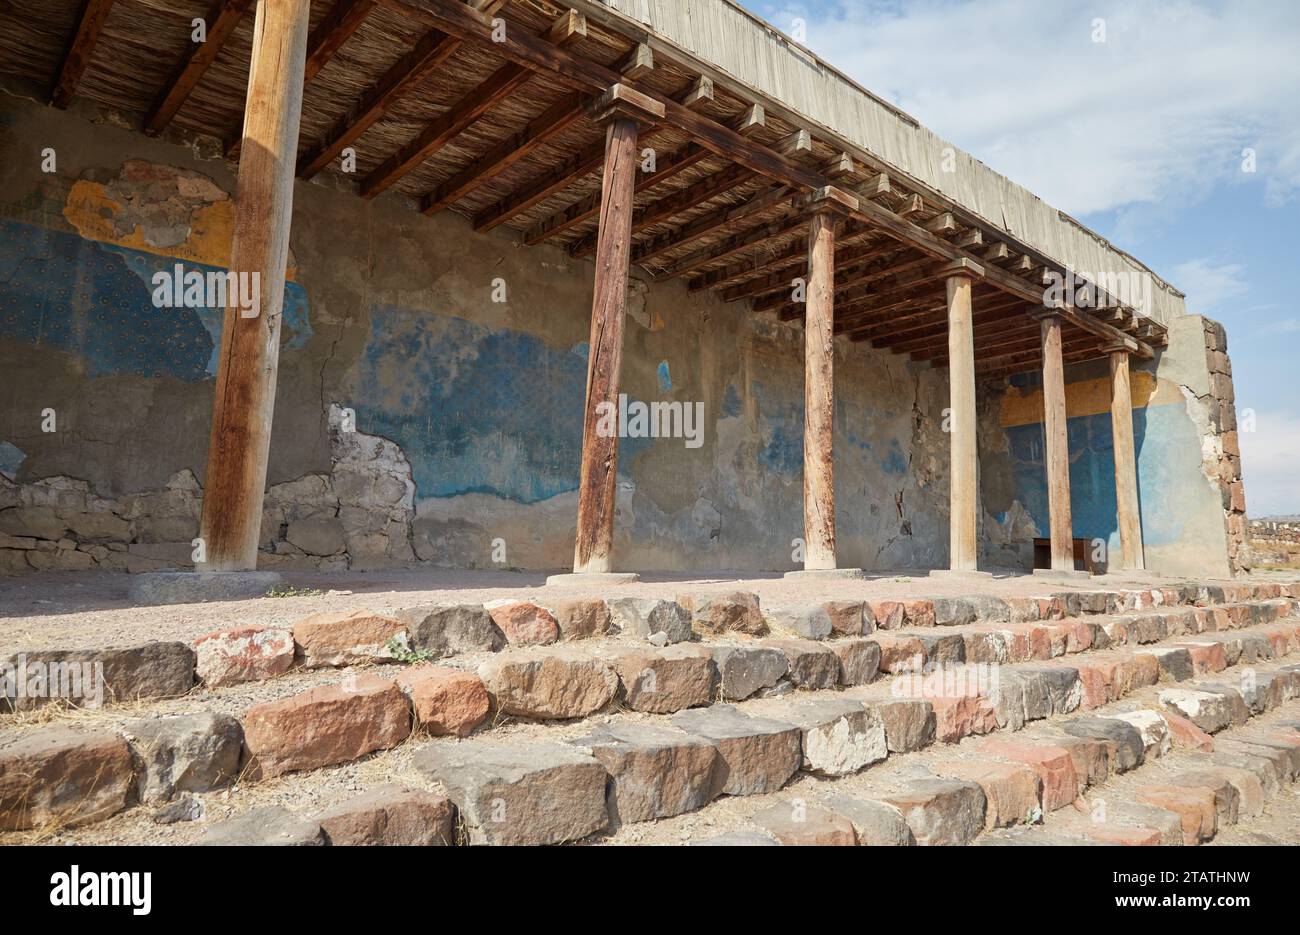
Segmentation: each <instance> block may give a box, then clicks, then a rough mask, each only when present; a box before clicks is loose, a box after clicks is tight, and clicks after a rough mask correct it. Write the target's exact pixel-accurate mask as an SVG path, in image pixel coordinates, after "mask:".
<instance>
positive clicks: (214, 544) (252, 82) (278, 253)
mask: <svg viewBox="0 0 1300 935" xmlns="http://www.w3.org/2000/svg"><path fill="white" fill-rule="evenodd" d="M310 15H311V2H310V0H263V2H260V3H258V5H257V20H256V23H255V25H254V28H253V52H252V62H251V66H250V69H249V75H248V97H247V103H246V105H245V113H246V114H247V117H246V119H245V120H244V145H243V146H242V148H241V155H240V161H239V181H238V187H237V191H236V197H235V220H234V232H233V234H232V237H231V245H230V271H231V273H233V274H235V276H237V277H240V278H241V279H242V278H244V277H247V278H248V280H249V282H250V284H251V285H252V287H253V288H254V289H255V290H256V295H257V296H258V299H259V305H258V307H257V309H256V310H255V311H254V313H253V314H252V315H249V314H248V311H247V310H245V309H241V308H240V307H239V306H238V303H237V302H231V303H230V304H229V305H228V306H227V307H226V310H225V317H224V320H223V323H222V329H221V348H220V355H219V358H218V364H217V379H216V383H215V387H216V391H215V395H214V397H213V402H212V430H211V435H210V438H209V442H208V465H207V474H206V478H205V480H204V485H203V519H202V532H201V536H202V538H203V542H204V545H205V549H206V552H207V561H206V563H204V564H203V565H201V566H199V567H200V570H203V571H247V570H252V569H254V568H256V567H257V543H258V535H259V532H260V529H261V523H262V497H263V493H264V491H265V489H266V464H267V453H268V451H269V448H270V442H271V416H272V414H273V412H274V410H275V383H276V370H277V364H278V358H279V351H280V319H281V314H282V312H283V305H284V278H285V267H286V265H287V263H288V259H289V222H290V219H291V218H292V216H293V164H294V153H295V151H296V150H297V148H298V123H299V119H300V118H301V115H302V86H303V77H302V76H303V68H304V66H305V63H306V58H307V30H308V25H309V20H310ZM239 291H240V292H242V291H243V289H242V288H241V289H240V290H239Z"/></svg>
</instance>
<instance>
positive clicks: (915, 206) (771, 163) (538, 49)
mask: <svg viewBox="0 0 1300 935" xmlns="http://www.w3.org/2000/svg"><path fill="white" fill-rule="evenodd" d="M394 2H396V0H394ZM401 2H402V3H403V5H404V6H406V7H408V8H410V9H411V10H413V11H415V12H416V14H417V15H418V16H420V17H422V18H423V19H424V21H425V22H426V23H428V24H430V25H433V26H436V27H437V28H439V29H442V30H443V31H445V32H447V33H449V34H452V35H456V36H459V37H460V38H463V39H466V40H469V41H473V42H476V43H479V44H482V45H484V46H486V47H488V48H491V49H492V50H493V51H494V52H496V53H497V54H499V55H501V56H502V57H504V58H506V59H508V60H510V61H513V62H516V63H518V64H521V65H525V66H527V67H529V68H535V69H538V70H542V71H546V72H547V73H549V74H550V75H551V76H552V78H553V79H554V80H556V81H558V82H561V83H563V84H565V85H566V86H569V87H572V88H574V89H587V90H590V89H592V88H596V89H602V88H605V87H608V86H609V85H610V84H613V83H615V82H617V81H618V73H617V72H616V71H614V70H613V69H610V68H607V67H605V66H603V65H600V64H598V63H596V62H593V61H590V60H588V59H584V58H581V57H579V56H575V55H572V54H570V53H568V52H566V51H565V50H564V49H561V48H558V47H557V46H555V45H554V44H553V43H548V42H546V41H545V40H544V39H540V38H539V37H536V36H531V35H528V34H527V33H523V32H522V31H521V30H513V31H509V32H508V33H507V35H506V36H505V37H504V38H503V41H500V42H493V40H492V36H491V32H492V29H491V22H490V20H489V19H488V18H487V17H484V16H482V15H481V14H478V13H476V12H475V11H474V10H472V9H470V8H469V7H467V6H465V5H464V4H462V3H459V2H457V0H401ZM665 121H666V122H667V123H668V124H669V125H670V126H672V127H674V128H676V129H678V130H680V131H682V132H684V133H685V134H686V135H688V136H689V137H691V138H692V139H694V140H695V141H696V142H697V143H698V145H701V146H703V147H705V148H707V149H709V150H710V151H711V152H713V153H715V154H717V155H720V156H724V157H725V158H727V159H729V160H731V161H733V162H737V163H739V164H741V165H744V166H746V167H747V168H750V169H753V170H754V171H755V172H757V173H759V174H760V175H763V176H766V177H768V178H770V179H773V180H775V181H776V182H778V183H780V184H782V185H785V186H788V187H789V188H790V189H792V190H794V191H810V190H816V189H819V188H822V187H824V186H825V185H826V184H827V182H826V179H825V177H824V176H822V175H821V174H820V173H818V172H816V171H813V170H811V169H808V168H806V167H803V166H800V165H798V164H796V163H795V162H794V161H793V160H790V159H788V158H786V157H784V156H782V155H781V154H780V153H777V152H775V151H773V150H772V149H770V148H769V147H766V146H763V145H761V144H758V143H755V142H753V141H749V140H746V139H745V138H744V137H742V136H741V135H740V134H738V133H737V132H736V131H734V130H732V129H730V128H728V127H725V126H722V125H720V124H718V123H716V122H715V121H713V120H711V119H709V118H708V117H706V116H704V115H701V114H697V113H695V112H693V111H691V110H690V109H689V108H686V107H683V106H682V105H680V104H678V103H676V102H673V101H666V102H665ZM923 209H924V201H923V200H922V199H921V198H920V197H919V196H913V197H910V198H907V199H905V201H904V204H903V205H902V206H901V207H900V208H899V210H898V212H897V213H895V212H894V211H890V210H889V209H888V208H885V207H883V206H881V205H878V204H875V203H874V202H873V201H871V200H870V199H860V201H859V206H858V209H857V210H856V211H854V212H853V215H852V217H853V218H854V219H855V220H859V221H863V222H865V223H868V224H871V225H873V226H876V227H879V228H880V229H881V230H882V231H884V232H885V233H886V234H887V235H888V236H890V237H893V238H895V239H897V240H900V241H901V242H903V243H906V244H908V245H909V246H912V247H915V248H916V249H918V250H921V251H923V252H926V253H928V254H930V255H932V256H934V257H936V258H939V259H944V260H946V261H952V260H957V259H967V260H970V261H971V262H977V261H976V258H975V257H972V256H969V255H968V254H966V253H965V251H963V250H961V249H960V248H958V247H956V246H954V245H953V244H951V243H949V242H948V241H946V240H944V239H942V238H940V237H938V236H936V235H935V234H933V233H932V232H930V231H927V230H925V229H924V228H922V227H920V226H918V225H916V224H913V223H911V222H910V221H908V220H907V215H908V214H911V213H915V212H918V211H921V210H923ZM705 262H707V261H705ZM674 265H676V264H674ZM692 268H693V267H692ZM987 278H988V281H989V282H990V283H992V284H993V285H996V286H997V287H998V288H999V289H1001V290H1002V291H1006V292H1010V293H1012V294H1016V295H1021V296H1023V297H1025V298H1026V300H1027V301H1031V302H1036V301H1040V300H1041V288H1039V289H1037V290H1035V289H1034V287H1033V286H1032V285H1031V284H1030V283H1026V282H1025V281H1024V280H1022V279H1020V278H1018V277H1016V276H1013V275H1011V274H1010V273H1008V272H1006V271H1005V270H1002V269H999V268H997V267H990V268H989V269H988V271H987ZM1062 314H1063V316H1065V317H1067V320H1069V317H1068V316H1069V314H1070V313H1069V312H1062ZM1085 317H1086V316H1085ZM1078 326H1079V327H1084V328H1090V327H1094V326H1095V327H1098V328H1108V326H1105V325H1102V323H1100V322H1095V324H1088V323H1079V324H1078ZM1115 335H1118V336H1119V338H1121V339H1122V340H1123V341H1124V342H1125V343H1124V346H1125V347H1127V348H1128V349H1129V350H1130V352H1132V353H1136V354H1138V355H1139V356H1143V357H1149V356H1152V355H1153V354H1154V351H1153V350H1152V349H1151V347H1150V345H1148V344H1145V343H1144V342H1141V341H1138V340H1137V339H1135V338H1133V337H1131V336H1128V335H1124V334H1123V333H1122V332H1118V331H1115V329H1109V331H1108V332H1106V333H1104V335H1103V333H1101V332H1099V336H1106V337H1108V338H1113V337H1114V336H1115Z"/></svg>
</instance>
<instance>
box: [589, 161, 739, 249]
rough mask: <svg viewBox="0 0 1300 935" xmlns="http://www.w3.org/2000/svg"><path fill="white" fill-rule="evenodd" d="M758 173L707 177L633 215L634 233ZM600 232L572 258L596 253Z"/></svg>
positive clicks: (728, 171) (734, 171)
mask: <svg viewBox="0 0 1300 935" xmlns="http://www.w3.org/2000/svg"><path fill="white" fill-rule="evenodd" d="M753 179H754V172H753V171H752V170H750V169H746V168H745V167H744V166H728V167H727V168H725V169H723V170H722V171H721V172H714V173H711V174H709V175H706V176H705V177H704V178H702V179H700V180H699V181H698V182H696V183H694V184H693V185H687V186H686V187H685V188H682V189H679V190H677V191H675V192H673V193H672V194H671V195H668V196H666V197H664V198H660V199H659V200H658V201H653V202H651V203H650V204H648V205H643V206H642V207H640V208H637V209H636V210H634V211H633V212H632V233H634V234H639V233H640V232H641V231H643V230H645V229H646V228H647V227H653V226H654V225H655V224H661V223H663V222H664V221H667V220H669V219H670V218H672V217H673V216H675V215H678V214H684V213H685V212H687V211H690V210H692V209H693V208H698V207H699V206H700V205H702V204H704V203H705V202H707V201H712V200H713V199H714V198H717V197H718V196H719V195H722V194H724V193H726V192H729V191H731V190H732V189H734V188H737V187H739V186H741V185H745V184H748V183H749V182H751V181H753ZM596 240H597V232H592V233H589V234H587V235H585V236H583V237H582V238H580V239H579V240H577V241H575V242H574V243H573V244H572V245H571V246H570V247H569V255H570V256H575V257H582V256H587V255H588V254H589V253H591V252H592V251H593V250H595V249H596Z"/></svg>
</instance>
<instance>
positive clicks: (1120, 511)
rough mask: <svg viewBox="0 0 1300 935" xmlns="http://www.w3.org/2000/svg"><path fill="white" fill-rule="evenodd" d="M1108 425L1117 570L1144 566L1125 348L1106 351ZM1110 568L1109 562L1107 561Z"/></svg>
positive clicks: (1111, 565)
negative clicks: (1112, 470)
mask: <svg viewBox="0 0 1300 935" xmlns="http://www.w3.org/2000/svg"><path fill="white" fill-rule="evenodd" d="M1109 356H1110V425H1111V436H1112V440H1113V448H1114V451H1115V504H1116V519H1117V521H1118V522H1117V525H1118V526H1119V548H1120V561H1119V566H1118V567H1119V569H1120V570H1123V571H1141V570H1142V569H1144V568H1146V558H1145V556H1144V554H1143V548H1142V514H1141V512H1140V511H1139V508H1138V483H1137V455H1136V450H1137V449H1136V446H1135V445H1134V444H1133V392H1132V389H1131V388H1130V385H1129V360H1128V351H1126V350H1124V349H1123V348H1118V349H1115V350H1112V351H1111V352H1110V355H1109ZM1107 564H1108V566H1110V567H1114V565H1113V564H1111V563H1109V562H1108V563H1107Z"/></svg>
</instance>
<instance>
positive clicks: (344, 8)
mask: <svg viewBox="0 0 1300 935" xmlns="http://www.w3.org/2000/svg"><path fill="white" fill-rule="evenodd" d="M377 2H378V0H337V2H336V3H335V4H334V6H332V7H331V8H330V11H329V13H327V14H326V15H325V18H324V19H323V20H321V21H320V25H318V26H317V27H316V28H315V29H313V30H312V33H311V36H310V37H309V38H308V39H307V67H306V68H305V69H304V71H303V81H304V82H310V81H311V80H312V79H313V78H315V77H316V75H317V74H319V73H320V70H321V69H322V68H324V67H325V66H326V64H328V63H329V60H330V59H332V58H333V57H334V53H335V52H337V51H338V50H339V49H340V48H342V47H343V43H345V42H347V41H348V40H349V39H351V38H352V34H353V33H354V32H356V31H357V30H358V29H360V28H361V24H362V23H364V22H365V21H366V17H367V16H369V15H370V11H371V10H373V9H374V8H375V4H376V3H377Z"/></svg>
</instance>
